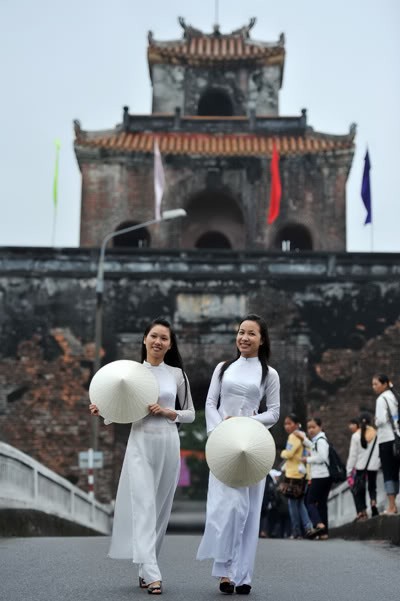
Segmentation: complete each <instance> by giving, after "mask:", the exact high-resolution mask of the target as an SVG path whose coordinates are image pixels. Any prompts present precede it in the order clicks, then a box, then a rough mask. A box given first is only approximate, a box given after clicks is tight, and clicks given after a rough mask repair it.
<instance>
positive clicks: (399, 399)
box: [373, 374, 400, 402]
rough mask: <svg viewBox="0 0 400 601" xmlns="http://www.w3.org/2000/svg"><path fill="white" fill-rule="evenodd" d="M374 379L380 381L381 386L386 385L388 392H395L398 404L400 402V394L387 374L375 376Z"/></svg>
mask: <svg viewBox="0 0 400 601" xmlns="http://www.w3.org/2000/svg"><path fill="white" fill-rule="evenodd" d="M373 378H375V379H376V380H379V382H380V383H381V384H386V386H387V387H388V390H391V391H392V392H393V394H394V396H395V397H396V400H397V402H400V393H399V391H398V390H397V389H396V388H395V387H394V386H393V384H392V381H391V380H390V378H389V376H387V375H386V374H374V376H373Z"/></svg>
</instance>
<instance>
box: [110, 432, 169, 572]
mask: <svg viewBox="0 0 400 601" xmlns="http://www.w3.org/2000/svg"><path fill="white" fill-rule="evenodd" d="M179 467H180V458H179V435H178V431H177V428H176V426H175V425H174V424H169V423H168V422H165V423H164V422H160V426H157V427H154V425H146V423H143V422H139V423H138V424H133V426H132V430H131V433H130V436H129V440H128V445H127V448H126V453H125V458H124V463H123V466H122V471H121V476H120V480H119V485H118V492H117V498H116V503H115V514H114V524H113V533H112V539H111V546H110V551H109V557H112V558H114V559H131V560H132V562H133V563H137V564H139V576H141V577H142V578H144V579H145V580H146V582H147V583H151V582H154V581H156V580H161V579H162V576H161V571H160V569H159V566H158V556H159V553H160V549H161V545H162V542H163V540H164V536H165V532H166V530H167V526H168V521H169V518H170V515H171V508H172V502H173V498H174V494H175V490H176V486H177V483H178V478H179Z"/></svg>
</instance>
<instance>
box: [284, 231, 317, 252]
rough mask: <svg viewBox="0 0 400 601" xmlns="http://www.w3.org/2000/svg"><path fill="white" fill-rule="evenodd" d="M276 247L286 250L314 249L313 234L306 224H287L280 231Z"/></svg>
mask: <svg viewBox="0 0 400 601" xmlns="http://www.w3.org/2000/svg"><path fill="white" fill-rule="evenodd" d="M276 247H277V248H278V249H279V250H283V251H284V252H299V251H302V250H312V249H313V244H312V238H311V234H310V232H309V230H308V229H307V228H306V227H305V226H304V225H287V226H285V227H283V228H282V229H281V230H280V232H279V233H278V236H277V238H276Z"/></svg>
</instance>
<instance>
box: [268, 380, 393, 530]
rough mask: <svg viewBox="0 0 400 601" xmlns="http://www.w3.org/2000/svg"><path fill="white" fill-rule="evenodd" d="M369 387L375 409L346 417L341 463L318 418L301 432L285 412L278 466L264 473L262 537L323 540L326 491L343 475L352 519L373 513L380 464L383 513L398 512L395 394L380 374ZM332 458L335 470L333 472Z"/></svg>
mask: <svg viewBox="0 0 400 601" xmlns="http://www.w3.org/2000/svg"><path fill="white" fill-rule="evenodd" d="M372 388H373V391H374V392H375V393H376V394H377V395H378V397H377V399H376V408H375V414H374V415H373V414H371V413H368V412H362V413H361V414H360V415H359V416H358V417H356V418H352V419H351V420H350V421H349V424H348V427H349V430H350V432H351V440H350V447H349V453H348V457H347V462H346V465H345V466H344V465H341V462H340V459H339V458H338V456H337V454H336V452H335V451H333V447H332V444H331V441H330V440H328V437H327V435H326V433H325V432H324V430H323V425H322V422H321V420H320V419H319V418H318V417H311V418H310V419H309V420H308V421H307V428H306V432H304V431H303V429H302V427H301V424H300V421H299V419H298V417H297V415H295V414H294V413H290V414H289V415H287V416H286V417H285V421H284V428H285V431H286V433H287V434H288V438H287V443H286V448H285V449H284V450H283V451H282V452H281V458H282V460H283V462H282V464H281V466H280V470H272V471H271V472H270V474H269V475H268V477H267V483H266V487H265V492H264V499H263V504H262V512H261V520H260V537H261V538H270V537H282V538H286V537H287V538H291V539H299V538H308V539H313V540H326V539H328V537H329V530H328V528H329V525H328V496H329V493H330V490H331V488H332V486H333V485H335V484H336V483H340V481H344V480H345V479H347V482H348V484H349V486H350V489H351V492H352V494H353V499H354V504H355V509H356V517H355V521H364V520H366V519H368V517H376V516H378V515H379V509H378V503H377V475H378V471H379V470H380V469H381V470H382V474H383V481H384V487H385V492H386V496H387V507H386V508H385V510H384V511H383V513H384V514H385V515H388V516H391V515H396V514H397V513H398V508H397V505H396V496H397V495H398V493H399V470H400V449H399V441H400V438H399V436H400V427H399V426H400V423H399V394H398V393H397V391H396V389H395V388H394V387H393V385H392V383H391V382H390V380H389V378H388V376H386V375H385V374H377V375H374V377H373V378H372ZM332 453H333V454H332ZM332 461H334V462H335V467H336V475H334V474H333V473H332ZM338 472H341V473H339V474H338ZM368 498H369V505H370V509H369V512H368V508H367V499H368Z"/></svg>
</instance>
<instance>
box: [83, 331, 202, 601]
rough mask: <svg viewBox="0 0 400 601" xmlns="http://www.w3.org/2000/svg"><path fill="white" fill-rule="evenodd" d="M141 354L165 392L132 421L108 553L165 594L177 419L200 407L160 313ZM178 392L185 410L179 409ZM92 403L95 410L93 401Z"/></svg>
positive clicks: (176, 459)
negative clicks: (161, 559) (163, 563)
mask: <svg viewBox="0 0 400 601" xmlns="http://www.w3.org/2000/svg"><path fill="white" fill-rule="evenodd" d="M164 359H165V361H164ZM142 360H143V363H144V365H145V366H146V367H147V368H148V369H150V370H151V371H152V373H153V374H154V377H155V378H156V379H157V381H158V384H159V389H160V396H159V398H158V402H157V403H155V404H153V405H149V415H148V416H147V417H145V418H144V419H142V420H140V421H139V422H136V423H134V424H132V428H131V432H130V435H129V439H128V444H127V447H126V452H125V458H124V463H123V466H122V471H121V475H120V479H119V484H118V492H117V498H116V503H115V512H114V524H113V532H112V539H111V546H110V551H109V557H111V558H113V559H130V560H131V561H132V562H133V563H136V564H138V565H139V586H140V588H146V589H147V590H148V592H149V593H151V594H160V593H161V592H162V588H161V580H162V576H161V571H160V568H159V566H158V556H159V553H160V549H161V545H162V542H163V540H164V536H165V532H166V529H167V526H168V521H169V518H170V514H171V508H172V502H173V498H174V494H175V490H176V486H177V484H178V479H179V472H180V441H179V434H178V429H177V427H176V424H177V423H190V422H193V420H194V417H195V412H194V408H193V402H192V397H191V394H190V388H189V383H188V381H187V378H186V375H185V374H184V372H183V369H182V360H181V358H180V355H179V351H178V347H177V343H176V338H175V334H174V332H173V331H172V329H171V326H170V324H169V323H168V322H167V321H165V320H163V319H157V320H155V321H154V322H153V323H152V324H150V326H149V327H148V328H147V329H146V331H145V334H144V342H143V352H142ZM169 363H171V364H172V365H170V364H169ZM173 365H179V367H174V366H173ZM177 397H178V400H179V405H180V407H181V408H182V409H180V410H178V409H175V401H176V398H177ZM90 409H91V411H92V413H95V414H96V409H97V408H96V407H95V406H94V405H91V406H90Z"/></svg>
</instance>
